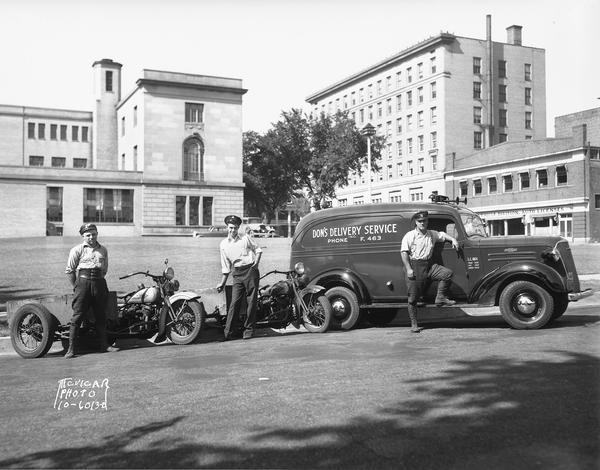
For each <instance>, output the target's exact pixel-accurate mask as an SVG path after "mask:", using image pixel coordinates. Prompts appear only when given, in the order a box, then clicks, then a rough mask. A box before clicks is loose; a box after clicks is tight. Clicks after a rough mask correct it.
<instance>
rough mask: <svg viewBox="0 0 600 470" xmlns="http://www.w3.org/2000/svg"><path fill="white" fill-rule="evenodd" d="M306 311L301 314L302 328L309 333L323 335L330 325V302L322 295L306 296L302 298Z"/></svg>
mask: <svg viewBox="0 0 600 470" xmlns="http://www.w3.org/2000/svg"><path fill="white" fill-rule="evenodd" d="M303 300H304V303H305V304H306V307H307V310H306V311H304V312H302V320H303V321H304V328H306V329H307V330H308V331H309V332H311V333H325V332H326V331H327V329H328V328H329V325H330V324H331V317H332V312H333V310H332V308H331V302H329V299H328V298H327V297H325V296H324V295H317V294H307V295H305V296H304V298H303Z"/></svg>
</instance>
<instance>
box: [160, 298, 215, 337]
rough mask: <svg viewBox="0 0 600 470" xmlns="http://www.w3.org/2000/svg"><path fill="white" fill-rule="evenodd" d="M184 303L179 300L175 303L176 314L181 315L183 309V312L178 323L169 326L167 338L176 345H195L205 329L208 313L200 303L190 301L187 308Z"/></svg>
mask: <svg viewBox="0 0 600 470" xmlns="http://www.w3.org/2000/svg"><path fill="white" fill-rule="evenodd" d="M184 302H185V301H184V300H178V301H177V302H174V303H173V310H174V311H175V313H179V311H180V310H181V309H182V308H183V311H182V312H181V314H180V315H179V320H178V321H177V322H176V323H174V324H172V325H169V326H167V336H168V337H169V339H170V340H171V341H172V342H173V343H175V344H190V343H193V342H194V341H195V340H196V338H198V335H199V334H200V331H202V328H203V327H204V318H205V316H206V313H205V312H204V308H203V306H202V305H201V304H200V302H196V301H188V302H187V303H186V304H185V306H184V305H183V304H184Z"/></svg>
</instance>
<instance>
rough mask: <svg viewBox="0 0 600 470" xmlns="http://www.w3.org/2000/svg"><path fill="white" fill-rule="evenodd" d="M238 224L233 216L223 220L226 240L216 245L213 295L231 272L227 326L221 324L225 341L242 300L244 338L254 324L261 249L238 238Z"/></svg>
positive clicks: (250, 242)
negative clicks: (217, 277) (218, 259)
mask: <svg viewBox="0 0 600 470" xmlns="http://www.w3.org/2000/svg"><path fill="white" fill-rule="evenodd" d="M241 223H242V219H240V218H239V217H238V216H237V215H228V216H227V217H225V225H227V238H226V239H225V240H223V241H222V242H221V244H220V245H219V250H220V252H221V272H222V274H223V276H222V278H221V282H220V283H219V284H218V285H217V292H221V291H222V290H223V288H224V287H225V283H226V282H227V278H228V277H229V274H230V273H233V286H232V291H231V303H230V305H229V310H228V312H227V323H226V325H225V331H224V333H225V338H224V339H225V341H227V340H230V339H233V338H232V331H231V329H232V326H233V323H234V321H236V320H237V318H238V316H239V313H240V307H241V303H242V299H243V298H244V296H245V297H246V304H247V308H246V321H245V322H244V334H243V338H244V339H250V338H252V335H253V332H254V323H255V321H256V301H257V298H258V281H259V279H260V273H259V271H258V264H259V263H260V257H261V255H262V250H261V249H260V247H259V246H258V245H257V244H256V243H255V242H254V240H252V238H251V237H250V236H249V235H248V234H245V235H243V236H241V237H240V235H239V229H240V225H241Z"/></svg>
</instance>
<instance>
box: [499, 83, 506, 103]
mask: <svg viewBox="0 0 600 470" xmlns="http://www.w3.org/2000/svg"><path fill="white" fill-rule="evenodd" d="M498 101H499V102H500V103H506V85H498Z"/></svg>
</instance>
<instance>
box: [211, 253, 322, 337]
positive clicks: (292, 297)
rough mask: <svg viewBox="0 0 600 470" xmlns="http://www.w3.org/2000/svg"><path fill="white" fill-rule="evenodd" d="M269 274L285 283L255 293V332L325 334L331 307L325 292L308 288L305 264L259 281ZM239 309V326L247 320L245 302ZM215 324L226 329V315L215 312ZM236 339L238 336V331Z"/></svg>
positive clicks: (315, 286) (274, 271) (276, 272)
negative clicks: (291, 328)
mask: <svg viewBox="0 0 600 470" xmlns="http://www.w3.org/2000/svg"><path fill="white" fill-rule="evenodd" d="M272 274H284V275H285V276H286V278H285V280H281V281H277V282H275V283H274V284H273V285H265V286H262V287H259V289H258V299H257V308H256V323H255V328H276V329H280V328H286V327H287V326H288V325H293V326H294V327H296V328H299V327H300V325H303V326H304V328H306V330H307V331H309V332H311V333H324V332H325V331H327V329H328V328H329V325H330V324H331V318H332V308H331V303H330V302H329V300H328V299H327V297H326V296H325V295H324V291H325V288H324V287H322V286H319V285H310V286H309V285H308V282H309V278H308V275H306V274H305V273H304V264H303V263H296V265H295V266H294V270H293V271H277V270H273V271H269V272H268V273H266V274H265V275H263V276H261V278H260V279H261V280H262V279H264V278H265V277H267V276H270V275H272ZM242 303H243V305H242V307H241V308H240V319H239V323H240V324H243V323H244V320H245V317H246V313H245V312H246V309H245V302H242ZM216 313H217V315H218V320H219V321H220V323H221V325H222V326H225V321H226V319H227V315H226V314H225V315H222V314H220V312H218V309H217V312H216ZM237 333H238V336H241V335H240V334H239V333H240V331H239V330H238V332H237Z"/></svg>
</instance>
